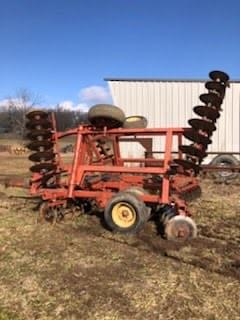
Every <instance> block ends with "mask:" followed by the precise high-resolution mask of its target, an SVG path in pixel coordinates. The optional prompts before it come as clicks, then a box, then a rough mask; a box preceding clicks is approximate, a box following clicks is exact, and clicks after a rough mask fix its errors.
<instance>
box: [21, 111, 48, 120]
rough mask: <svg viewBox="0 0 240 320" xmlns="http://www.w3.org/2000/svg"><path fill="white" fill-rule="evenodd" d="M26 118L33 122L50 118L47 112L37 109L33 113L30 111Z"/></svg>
mask: <svg viewBox="0 0 240 320" xmlns="http://www.w3.org/2000/svg"><path fill="white" fill-rule="evenodd" d="M26 117H27V118H28V119H29V120H31V119H36V120H39V119H42V118H47V117H48V113H47V112H46V111H43V110H39V109H35V110H32V111H29V112H28V113H27V114H26Z"/></svg>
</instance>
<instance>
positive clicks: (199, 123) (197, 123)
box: [188, 119, 216, 133]
mask: <svg viewBox="0 0 240 320" xmlns="http://www.w3.org/2000/svg"><path fill="white" fill-rule="evenodd" d="M188 123H189V124H190V126H192V127H193V128H194V129H196V130H203V131H206V132H207V133H212V132H213V131H215V130H216V126H215V125H214V123H213V122H209V121H207V120H204V119H190V120H189V121H188Z"/></svg>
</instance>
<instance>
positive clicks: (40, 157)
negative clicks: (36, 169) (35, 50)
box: [28, 151, 55, 162]
mask: <svg viewBox="0 0 240 320" xmlns="http://www.w3.org/2000/svg"><path fill="white" fill-rule="evenodd" d="M54 156H55V155H54V153H53V152H51V151H43V152H36V153H33V154H31V155H30V156H29V157H28V159H29V160H30V161H33V162H41V161H49V160H52V159H54Z"/></svg>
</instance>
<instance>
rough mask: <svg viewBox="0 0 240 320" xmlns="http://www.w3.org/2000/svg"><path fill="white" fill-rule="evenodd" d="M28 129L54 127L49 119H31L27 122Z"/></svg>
mask: <svg viewBox="0 0 240 320" xmlns="http://www.w3.org/2000/svg"><path fill="white" fill-rule="evenodd" d="M26 128H27V129H30V130H32V129H52V123H51V122H50V121H48V120H47V119H39V120H35V119H34V120H30V121H28V122H27V123H26Z"/></svg>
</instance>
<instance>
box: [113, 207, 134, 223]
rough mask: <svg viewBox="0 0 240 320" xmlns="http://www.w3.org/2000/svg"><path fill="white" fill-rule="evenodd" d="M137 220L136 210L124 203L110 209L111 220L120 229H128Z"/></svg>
mask: <svg viewBox="0 0 240 320" xmlns="http://www.w3.org/2000/svg"><path fill="white" fill-rule="evenodd" d="M136 219H137V214H136V210H135V209H134V207H133V206H131V205H130V204H129V203H126V202H118V203H117V204H115V205H114V206H113V208H112V220H113V222H114V223H115V224H116V225H117V226H118V227H120V228H129V227H131V226H133V225H134V223H135V222H136Z"/></svg>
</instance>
